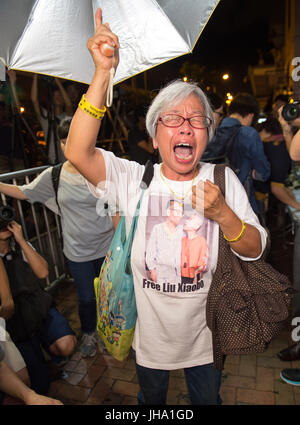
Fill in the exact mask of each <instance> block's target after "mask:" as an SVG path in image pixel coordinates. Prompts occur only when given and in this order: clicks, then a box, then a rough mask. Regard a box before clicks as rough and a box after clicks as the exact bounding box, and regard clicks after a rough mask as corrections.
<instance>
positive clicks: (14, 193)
mask: <svg viewBox="0 0 300 425" xmlns="http://www.w3.org/2000/svg"><path fill="white" fill-rule="evenodd" d="M0 192H1V193H4V194H5V195H7V196H10V197H11V198H15V199H20V200H21V201H24V200H26V199H27V198H26V196H25V195H24V193H23V192H22V190H21V189H19V188H18V186H16V185H14V184H9V183H0Z"/></svg>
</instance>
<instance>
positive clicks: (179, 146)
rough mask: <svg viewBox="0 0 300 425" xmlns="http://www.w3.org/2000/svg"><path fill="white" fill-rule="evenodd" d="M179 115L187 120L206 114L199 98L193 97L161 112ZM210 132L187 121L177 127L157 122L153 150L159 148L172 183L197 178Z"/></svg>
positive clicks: (164, 169) (165, 169) (166, 174)
mask: <svg viewBox="0 0 300 425" xmlns="http://www.w3.org/2000/svg"><path fill="white" fill-rule="evenodd" d="M167 113H168V114H170V113H174V114H178V115H182V116H183V117H184V118H191V117H193V116H195V115H205V113H204V108H203V105H202V103H201V102H200V100H199V98H198V97H197V96H196V95H194V94H191V95H190V96H189V97H187V98H186V99H185V100H184V101H183V102H181V103H180V104H179V105H176V106H174V107H171V108H170V109H167V110H165V111H164V112H163V113H161V116H162V115H164V114H167ZM207 139H208V136H207V129H206V128H204V129H196V128H193V127H192V126H191V125H190V124H189V122H188V121H184V123H183V124H182V125H181V126H180V127H177V128H174V127H173V128H171V127H166V126H164V125H163V124H162V122H161V121H158V122H157V130H156V135H155V137H154V139H153V146H154V148H158V149H159V153H160V156H161V158H162V160H163V172H164V175H165V176H166V177H167V178H169V179H171V180H190V179H191V178H193V176H194V172H195V169H196V166H197V164H198V162H199V160H200V158H201V155H202V154H203V152H204V150H205V147H206V144H207Z"/></svg>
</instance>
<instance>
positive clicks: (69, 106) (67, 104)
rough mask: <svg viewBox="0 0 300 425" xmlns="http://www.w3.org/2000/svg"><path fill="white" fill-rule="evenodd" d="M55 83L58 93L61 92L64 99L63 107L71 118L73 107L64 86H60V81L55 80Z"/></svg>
mask: <svg viewBox="0 0 300 425" xmlns="http://www.w3.org/2000/svg"><path fill="white" fill-rule="evenodd" d="M55 82H56V85H57V87H58V88H59V91H60V92H61V95H62V97H63V99H64V102H65V107H66V113H67V114H68V115H69V116H72V115H73V105H72V102H71V99H70V97H69V95H68V93H67V91H66V90H65V88H64V86H63V85H62V83H61V81H60V79H59V78H55Z"/></svg>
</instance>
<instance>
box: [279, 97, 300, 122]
mask: <svg viewBox="0 0 300 425" xmlns="http://www.w3.org/2000/svg"><path fill="white" fill-rule="evenodd" d="M282 116H283V118H284V119H285V121H293V120H295V119H296V118H298V117H300V100H295V101H294V102H293V103H288V104H287V105H285V106H284V108H283V109H282Z"/></svg>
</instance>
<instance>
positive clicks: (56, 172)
mask: <svg viewBox="0 0 300 425" xmlns="http://www.w3.org/2000/svg"><path fill="white" fill-rule="evenodd" d="M62 166H63V163H60V164H57V165H54V166H53V167H52V170H51V179H52V186H53V190H54V193H55V201H56V203H57V206H58V209H59V211H60V206H59V203H58V199H57V192H58V186H59V178H60V173H61V169H62Z"/></svg>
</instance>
